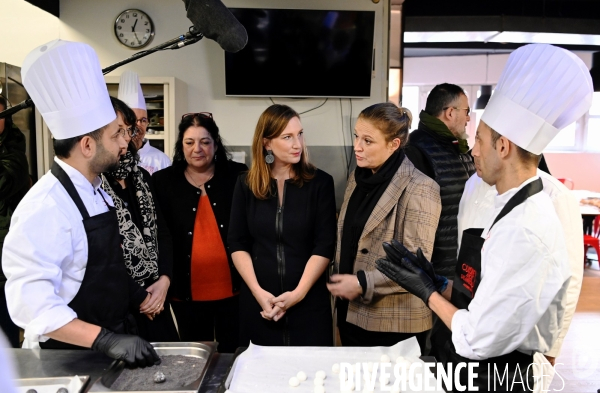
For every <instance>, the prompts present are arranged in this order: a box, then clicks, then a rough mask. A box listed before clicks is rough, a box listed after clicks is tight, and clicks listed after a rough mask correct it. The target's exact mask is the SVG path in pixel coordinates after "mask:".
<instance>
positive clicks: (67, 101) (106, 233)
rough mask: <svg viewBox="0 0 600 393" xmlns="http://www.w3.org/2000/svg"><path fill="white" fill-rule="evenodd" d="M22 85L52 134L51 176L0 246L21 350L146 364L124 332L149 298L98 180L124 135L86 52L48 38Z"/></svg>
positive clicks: (153, 358) (28, 64) (141, 347)
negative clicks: (132, 270)
mask: <svg viewBox="0 0 600 393" xmlns="http://www.w3.org/2000/svg"><path fill="white" fill-rule="evenodd" d="M21 75H22V76H23V85H24V86H25V88H26V89H27V93H28V94H29V95H30V96H31V99H32V100H33V102H34V104H35V106H36V109H37V110H39V111H40V113H41V114H42V117H43V118H44V120H45V121H46V123H47V124H48V128H49V129H50V131H51V132H52V135H53V137H54V139H53V146H54V152H55V154H56V157H55V158H54V163H53V165H52V167H51V170H50V172H49V173H47V174H45V175H44V176H42V178H41V179H40V180H39V181H38V182H37V183H36V184H35V185H34V186H33V187H32V188H31V190H29V192H28V193H27V195H25V197H24V198H23V199H22V200H21V202H20V203H19V206H17V209H16V210H15V212H14V214H13V218H12V220H11V226H10V229H9V231H8V235H7V236H6V239H5V241H4V247H3V249H2V268H3V269H4V272H5V274H6V277H7V281H6V287H5V290H6V298H7V301H8V310H9V312H10V316H11V318H12V319H13V321H14V322H15V323H16V324H17V325H18V326H21V327H23V328H24V329H25V341H24V343H23V346H24V347H25V348H35V347H37V346H40V347H42V348H44V349H46V348H48V349H61V348H71V349H81V348H92V349H93V350H95V351H99V352H102V353H104V354H106V355H107V356H109V357H111V358H113V359H117V360H124V361H125V362H126V363H127V364H128V365H129V366H141V367H144V366H149V365H153V364H156V363H160V358H159V356H158V354H157V353H156V351H155V350H154V348H153V347H152V345H150V343H148V342H147V341H146V340H144V339H142V338H140V337H138V336H135V335H132V334H130V333H131V330H129V329H128V327H129V326H128V323H127V322H128V320H129V310H130V307H134V308H135V309H143V308H144V306H145V304H147V303H148V302H149V301H150V300H151V297H152V295H151V294H150V293H147V292H146V291H145V290H144V289H143V288H142V287H141V286H140V285H139V284H137V283H136V282H135V281H134V280H133V279H132V278H131V277H130V276H129V274H127V269H126V268H125V264H124V263H123V251H122V250H121V240H120V235H119V223H118V218H117V213H116V211H115V208H114V207H113V201H112V199H111V197H110V196H109V195H108V194H106V193H105V192H104V191H103V190H102V189H101V187H100V185H101V183H102V182H101V180H100V177H99V175H100V174H101V173H102V172H111V171H113V170H116V169H117V168H118V167H119V159H120V156H121V155H122V154H124V153H125V151H126V149H127V142H126V140H125V134H126V130H124V129H120V128H119V126H118V125H117V116H116V114H115V109H114V108H113V106H112V103H111V101H110V98H109V95H108V91H107V89H106V83H105V82H104V78H103V77H102V70H101V69H100V62H99V61H98V56H97V55H96V53H95V52H94V50H93V49H92V48H91V47H90V46H88V45H86V44H82V43H76V42H68V41H61V40H54V41H51V42H48V43H46V44H44V45H42V46H40V47H38V48H36V49H34V50H33V51H31V52H30V53H29V54H28V55H27V56H26V57H25V60H24V62H23V67H22V69H21Z"/></svg>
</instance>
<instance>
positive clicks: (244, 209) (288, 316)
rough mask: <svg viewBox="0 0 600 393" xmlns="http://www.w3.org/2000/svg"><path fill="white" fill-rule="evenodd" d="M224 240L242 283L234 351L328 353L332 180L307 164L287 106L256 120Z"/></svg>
mask: <svg viewBox="0 0 600 393" xmlns="http://www.w3.org/2000/svg"><path fill="white" fill-rule="evenodd" d="M228 239H229V251H230V252H231V257H232V258H233V262H234V263H235V266H236V268H237V269H238V271H239V272H240V275H241V276H242V279H243V280H244V281H243V283H242V287H241V290H240V319H241V321H242V323H241V330H240V345H243V346H247V345H249V343H250V341H252V343H254V344H258V345H272V346H274V345H284V346H331V345H333V331H332V330H333V329H332V318H331V304H330V298H329V294H328V293H327V287H326V286H325V284H326V282H325V281H326V279H325V277H326V274H325V270H326V268H327V265H328V264H329V261H330V260H331V258H332V257H333V254H334V251H335V194H334V188H333V178H332V177H331V176H330V175H328V174H327V173H325V172H323V171H321V170H319V169H317V168H315V167H314V166H313V165H312V164H311V163H310V161H309V158H308V150H307V147H306V143H305V141H304V130H303V128H302V123H301V122H300V116H299V115H298V113H296V111H294V110H293V109H292V108H290V107H288V106H286V105H277V104H275V105H271V106H270V107H269V108H267V109H266V110H265V111H264V112H263V113H262V114H261V116H260V118H259V119H258V124H257V125H256V130H255V132H254V139H253V141H252V165H251V167H250V171H249V172H248V173H247V174H244V175H242V176H240V177H239V179H238V181H237V184H236V186H235V192H234V197H233V202H232V207H231V220H230V228H229V234H228Z"/></svg>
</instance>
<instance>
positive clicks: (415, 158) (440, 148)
mask: <svg viewBox="0 0 600 393" xmlns="http://www.w3.org/2000/svg"><path fill="white" fill-rule="evenodd" d="M470 111H471V109H470V108H469V101H468V99H467V96H466V95H465V92H464V90H463V89H462V88H461V87H460V86H456V85H452V84H449V83H443V84H441V85H437V86H435V87H434V88H433V90H432V91H431V93H429V96H428V97H427V103H426V105H425V110H424V111H421V113H420V114H419V119H420V121H419V127H418V129H417V130H415V131H414V132H412V133H411V134H410V138H409V141H408V146H407V147H406V156H407V157H408V158H409V159H410V161H411V162H412V163H413V164H414V165H415V167H416V168H417V169H419V170H420V171H421V172H423V173H424V174H426V175H427V176H429V177H431V178H432V179H434V180H435V181H436V182H437V183H438V184H439V186H440V196H441V198H442V212H441V215H440V221H439V224H438V228H437V231H436V234H435V242H434V245H433V255H432V257H431V263H432V264H433V266H434V267H435V271H436V272H438V274H442V275H445V276H446V277H448V278H449V279H451V278H452V277H454V268H455V266H456V256H457V255H456V253H457V247H458V242H457V237H458V236H460V235H461V234H459V233H458V232H457V222H456V216H457V215H458V204H459V202H460V197H461V196H462V193H463V190H464V188H465V183H466V182H467V180H468V179H469V177H471V175H472V174H473V173H475V165H474V164H473V159H472V158H471V155H470V154H468V153H467V152H468V150H469V145H468V143H467V132H466V126H467V123H468V122H469V120H470V118H469V113H470Z"/></svg>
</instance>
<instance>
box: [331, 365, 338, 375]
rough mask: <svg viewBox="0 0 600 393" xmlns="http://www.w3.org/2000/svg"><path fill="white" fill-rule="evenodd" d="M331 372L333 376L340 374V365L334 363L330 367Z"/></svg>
mask: <svg viewBox="0 0 600 393" xmlns="http://www.w3.org/2000/svg"><path fill="white" fill-rule="evenodd" d="M331 372H333V373H334V374H339V373H340V364H339V363H334V364H333V366H331Z"/></svg>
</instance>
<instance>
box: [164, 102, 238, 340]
mask: <svg viewBox="0 0 600 393" xmlns="http://www.w3.org/2000/svg"><path fill="white" fill-rule="evenodd" d="M247 169H248V167H247V166H246V165H244V164H240V163H237V162H234V161H231V159H230V157H229V155H228V152H227V149H226V148H225V146H224V145H223V141H222V139H221V137H220V135H219V128H218V127H217V124H216V123H215V121H214V119H213V116H212V114H211V113H208V112H200V113H188V114H186V115H184V116H183V117H182V119H181V123H180V124H179V135H178V137H177V142H175V152H174V155H173V165H172V166H170V167H168V168H165V169H163V170H160V171H158V172H155V173H154V175H153V178H154V181H155V184H156V189H157V194H156V195H157V199H158V202H159V204H160V206H161V208H162V209H163V212H164V213H165V216H166V218H167V223H168V226H169V229H170V230H171V234H172V236H173V246H174V247H173V248H174V264H173V285H171V289H170V297H171V299H172V305H173V310H174V312H175V318H176V319H177V326H178V328H179V335H180V337H181V340H182V341H213V340H216V341H217V342H218V343H219V347H218V350H219V352H234V351H235V350H236V348H237V347H238V346H239V345H238V334H239V323H238V314H239V311H238V298H239V296H238V294H239V288H240V277H239V275H238V273H237V271H236V269H235V267H234V266H233V262H232V261H231V259H230V257H229V253H228V251H227V248H228V247H227V230H228V229H229V214H230V210H231V198H232V196H233V189H234V186H235V182H236V179H237V177H238V175H239V174H240V173H241V172H243V171H246V170H247Z"/></svg>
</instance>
